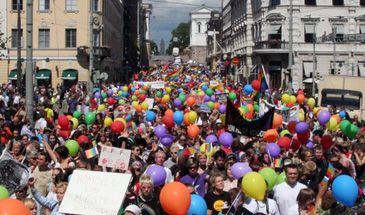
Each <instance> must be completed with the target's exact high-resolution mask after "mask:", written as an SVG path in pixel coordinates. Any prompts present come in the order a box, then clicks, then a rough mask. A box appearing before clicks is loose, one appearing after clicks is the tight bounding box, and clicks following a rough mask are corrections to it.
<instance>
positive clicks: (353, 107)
mask: <svg viewBox="0 0 365 215" xmlns="http://www.w3.org/2000/svg"><path fill="white" fill-rule="evenodd" d="M364 95H365V77H356V76H343V75H329V76H324V77H323V78H322V79H321V80H320V81H319V83H318V105H319V106H320V107H323V108H327V107H329V106H335V107H336V108H337V109H338V110H345V111H347V112H348V113H349V115H350V117H353V116H355V115H357V116H358V117H359V119H360V120H365V111H364V110H365V104H364V101H363V96H364Z"/></svg>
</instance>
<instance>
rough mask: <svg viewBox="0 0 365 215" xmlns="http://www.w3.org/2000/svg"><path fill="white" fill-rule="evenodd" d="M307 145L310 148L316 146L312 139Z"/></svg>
mask: <svg viewBox="0 0 365 215" xmlns="http://www.w3.org/2000/svg"><path fill="white" fill-rule="evenodd" d="M306 146H307V147H308V148H309V149H313V148H314V143H313V142H312V141H310V140H309V141H308V142H307V144H306Z"/></svg>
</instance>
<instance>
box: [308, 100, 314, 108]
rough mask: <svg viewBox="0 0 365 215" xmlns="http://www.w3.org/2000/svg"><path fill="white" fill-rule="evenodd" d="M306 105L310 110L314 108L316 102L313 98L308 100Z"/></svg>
mask: <svg viewBox="0 0 365 215" xmlns="http://www.w3.org/2000/svg"><path fill="white" fill-rule="evenodd" d="M307 104H308V106H309V107H310V108H314V106H315V105H316V100H314V98H309V99H308V101H307Z"/></svg>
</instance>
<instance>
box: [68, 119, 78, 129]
mask: <svg viewBox="0 0 365 215" xmlns="http://www.w3.org/2000/svg"><path fill="white" fill-rule="evenodd" d="M70 120H71V122H72V129H76V128H77V127H78V126H79V120H77V119H76V118H71V119H70Z"/></svg>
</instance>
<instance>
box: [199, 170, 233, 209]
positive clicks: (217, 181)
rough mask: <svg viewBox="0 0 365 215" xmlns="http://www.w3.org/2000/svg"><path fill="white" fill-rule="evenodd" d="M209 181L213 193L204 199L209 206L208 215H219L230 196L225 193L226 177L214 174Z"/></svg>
mask: <svg viewBox="0 0 365 215" xmlns="http://www.w3.org/2000/svg"><path fill="white" fill-rule="evenodd" d="M209 180H210V184H211V186H212V191H210V192H208V193H207V194H206V195H205V197H204V199H205V202H206V203H207V206H208V210H207V215H218V214H219V213H220V212H221V211H222V209H223V206H224V204H225V203H226V202H227V201H228V199H229V195H228V192H226V191H224V176H223V175H222V174H220V173H218V174H214V175H212V176H211V177H210V179H209Z"/></svg>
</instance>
